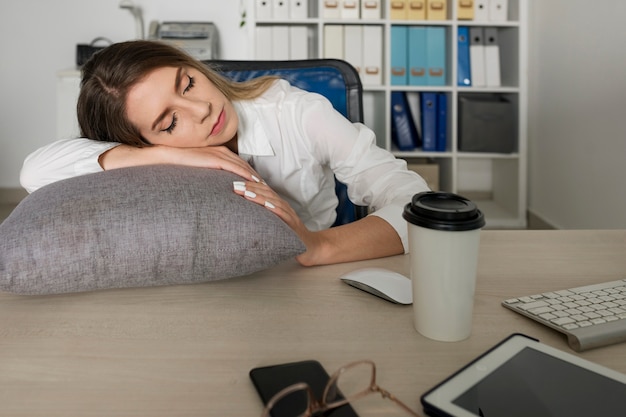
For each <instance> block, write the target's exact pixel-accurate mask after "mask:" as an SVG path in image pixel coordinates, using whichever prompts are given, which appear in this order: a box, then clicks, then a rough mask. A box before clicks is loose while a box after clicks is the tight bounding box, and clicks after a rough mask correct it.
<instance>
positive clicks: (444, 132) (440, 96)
mask: <svg viewBox="0 0 626 417" xmlns="http://www.w3.org/2000/svg"><path fill="white" fill-rule="evenodd" d="M447 146H448V96H447V95H446V93H437V141H436V151H437V152H444V151H445V150H446V147H447Z"/></svg>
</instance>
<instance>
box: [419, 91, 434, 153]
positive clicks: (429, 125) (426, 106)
mask: <svg viewBox="0 0 626 417" xmlns="http://www.w3.org/2000/svg"><path fill="white" fill-rule="evenodd" d="M420 102H421V105H422V108H421V113H420V114H421V119H422V120H421V122H422V150H423V151H424V152H433V151H436V150H437V93H431V92H423V93H421V100H420Z"/></svg>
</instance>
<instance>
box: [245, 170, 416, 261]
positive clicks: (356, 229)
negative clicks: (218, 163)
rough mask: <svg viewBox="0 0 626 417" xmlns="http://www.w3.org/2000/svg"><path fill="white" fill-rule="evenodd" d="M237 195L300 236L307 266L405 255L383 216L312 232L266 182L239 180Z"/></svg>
mask: <svg viewBox="0 0 626 417" xmlns="http://www.w3.org/2000/svg"><path fill="white" fill-rule="evenodd" d="M233 186H234V190H235V193H237V194H239V195H241V196H243V197H245V198H246V199H248V200H250V201H253V202H255V203H257V204H259V205H261V206H264V207H266V208H267V209H268V210H271V211H272V212H274V213H275V214H276V215H277V216H278V217H280V218H281V219H282V220H283V221H284V222H285V223H287V225H288V226H289V227H291V229H292V230H293V231H294V232H295V233H296V234H297V235H298V237H300V239H301V240H302V242H303V243H304V245H305V246H306V249H307V250H306V252H304V253H303V254H300V255H298V256H297V257H296V259H297V261H298V262H299V263H300V264H302V265H304V266H313V265H326V264H334V263H339V262H352V261H359V260H364V259H373V258H381V257H384V256H391V255H399V254H402V253H404V247H403V246H402V241H401V240H400V237H399V236H398V234H397V233H396V231H395V229H394V228H393V227H391V225H390V224H389V223H387V222H386V221H385V220H383V219H381V218H380V217H376V216H368V217H365V218H363V219H361V220H358V221H356V222H352V223H350V224H346V225H343V226H337V227H332V228H330V229H326V230H321V231H318V232H312V231H310V230H309V229H307V227H306V226H305V225H304V223H303V222H302V220H300V217H298V215H297V214H296V212H295V211H294V210H293V209H292V208H291V206H290V205H289V204H288V203H287V202H286V201H285V200H283V199H282V198H281V197H280V196H279V195H278V194H276V192H274V190H272V189H271V188H270V187H269V186H268V185H267V184H265V183H264V182H262V181H261V182H256V181H252V182H244V181H235V183H234V184H233Z"/></svg>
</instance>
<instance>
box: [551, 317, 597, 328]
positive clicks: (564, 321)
mask: <svg viewBox="0 0 626 417" xmlns="http://www.w3.org/2000/svg"><path fill="white" fill-rule="evenodd" d="M595 320H597V319H595ZM550 321H551V322H552V323H554V324H556V325H557V326H563V325H564V324H569V323H575V321H574V320H573V319H572V318H571V317H557V318H556V319H553V320H550Z"/></svg>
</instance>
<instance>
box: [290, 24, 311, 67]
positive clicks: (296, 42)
mask: <svg viewBox="0 0 626 417" xmlns="http://www.w3.org/2000/svg"><path fill="white" fill-rule="evenodd" d="M308 58H309V30H308V28H307V27H306V26H289V59H308Z"/></svg>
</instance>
